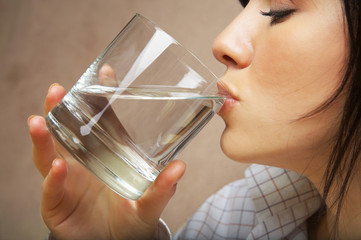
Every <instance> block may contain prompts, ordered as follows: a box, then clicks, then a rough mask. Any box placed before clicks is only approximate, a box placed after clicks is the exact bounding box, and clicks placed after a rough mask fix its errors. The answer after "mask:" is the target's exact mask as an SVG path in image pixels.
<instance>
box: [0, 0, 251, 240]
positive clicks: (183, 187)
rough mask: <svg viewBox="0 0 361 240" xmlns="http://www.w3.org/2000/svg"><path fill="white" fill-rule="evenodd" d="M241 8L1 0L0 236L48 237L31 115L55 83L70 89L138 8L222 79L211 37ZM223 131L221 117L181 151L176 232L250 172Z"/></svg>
mask: <svg viewBox="0 0 361 240" xmlns="http://www.w3.org/2000/svg"><path fill="white" fill-rule="evenodd" d="M241 10H242V8H241V6H240V5H239V3H238V1H237V0H226V1H225V0H182V1H175V0H62V1H56V0H0V109H1V112H2V113H1V117H0V121H1V130H0V131H1V134H0V137H1V145H0V239H4V240H8V239H45V237H46V235H47V232H48V230H47V228H46V226H45V225H44V224H43V222H42V219H41V216H40V210H39V206H40V200H39V199H40V187H41V182H42V178H41V176H40V175H39V174H38V173H37V170H36V169H35V167H34V166H33V163H32V160H31V142H30V138H29V136H28V130H27V124H26V122H27V121H26V120H27V118H28V116H30V115H31V114H42V101H43V99H44V97H45V95H46V93H47V88H48V87H49V85H50V84H51V83H53V82H58V83H61V84H62V85H64V86H65V87H66V88H67V89H69V88H70V87H71V86H72V84H73V83H74V82H75V81H76V80H77V79H78V78H79V76H80V75H81V74H82V73H83V71H84V70H85V69H86V68H87V67H88V66H89V64H90V63H91V62H92V61H93V60H94V59H95V57H96V56H97V55H98V54H99V53H100V52H101V51H102V50H103V49H104V48H105V47H106V46H107V45H108V43H109V42H110V41H111V40H112V39H113V38H114V37H115V36H116V34H117V33H118V32H119V31H120V30H121V29H122V28H123V26H124V25H125V24H126V23H127V22H128V21H129V20H130V19H131V18H132V16H133V15H134V14H135V13H137V12H138V13H141V14H143V15H144V16H146V17H148V18H149V19H151V20H153V21H154V22H156V23H157V24H158V25H159V26H160V27H162V28H163V29H164V30H166V31H167V32H168V33H170V34H171V35H172V36H173V37H175V38H176V39H177V40H178V41H179V42H181V43H182V44H183V45H185V46H186V47H187V48H188V49H190V50H191V51H192V52H193V53H194V54H195V55H197V56H198V57H199V58H200V59H201V60H202V61H203V62H204V63H205V64H206V65H207V66H209V67H210V68H211V69H212V70H213V71H214V72H215V73H216V75H218V76H221V75H222V73H223V72H224V70H225V68H224V66H222V65H221V64H220V63H218V62H217V61H216V60H215V59H214V58H213V55H212V51H211V46H212V42H213V39H214V38H215V37H216V36H217V34H218V33H219V32H221V30H222V29H223V28H224V27H225V26H226V25H227V24H228V23H229V22H230V21H231V20H232V19H233V18H234V17H235V16H236V15H237V14H238V13H239V12H240V11H241ZM223 128H224V123H223V121H222V120H221V119H220V118H219V117H215V118H214V119H213V120H212V121H211V123H210V124H208V125H207V126H206V127H205V129H204V130H203V131H202V132H201V133H200V134H199V135H198V136H197V137H196V138H195V139H194V140H193V142H192V143H190V144H189V145H188V147H187V148H186V149H185V150H184V151H183V152H182V153H181V155H180V156H179V159H182V160H183V161H185V162H186V163H187V172H186V174H185V176H184V178H183V180H182V181H181V182H180V183H179V184H178V191H177V193H176V195H175V197H174V198H173V199H172V201H171V202H170V204H169V205H168V207H167V208H166V210H165V212H164V214H163V216H162V217H163V219H164V220H165V221H166V222H167V223H168V224H169V226H170V228H171V230H172V231H173V232H175V231H176V230H177V228H178V227H180V226H181V225H182V224H183V223H184V222H185V221H186V219H187V218H188V217H189V216H190V215H191V214H192V212H193V211H195V210H196V209H197V208H198V207H199V205H200V204H201V203H202V202H203V201H204V200H205V199H206V198H207V197H208V196H209V195H210V194H211V193H212V192H214V191H216V190H217V189H219V188H220V187H221V186H223V185H224V184H225V183H227V182H229V181H232V180H235V179H238V178H241V177H243V171H244V168H245V165H242V164H238V163H235V162H233V161H231V160H229V159H227V158H226V157H225V156H224V155H223V153H222V152H221V149H220V147H219V137H220V134H221V132H222V130H223Z"/></svg>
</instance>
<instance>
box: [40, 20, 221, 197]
mask: <svg viewBox="0 0 361 240" xmlns="http://www.w3.org/2000/svg"><path fill="white" fill-rule="evenodd" d="M217 84H218V85H222V83H221V82H220V81H219V80H218V79H217V77H215V76H214V74H212V73H211V72H210V71H209V70H208V69H207V68H206V67H205V66H204V65H203V64H202V63H201V62H200V61H199V60H198V59H197V58H196V57H195V56H194V55H192V54H191V53H190V52H189V51H187V50H186V49H185V48H184V47H183V46H181V45H180V44H179V43H178V42H177V41H175V40H174V39H173V38H172V37H171V36H169V35H168V34H167V33H165V32H164V31H162V30H161V29H160V28H159V27H157V26H156V25H155V24H153V23H152V22H150V21H149V20H147V19H146V18H145V17H143V16H141V15H139V14H137V15H136V16H135V17H134V18H133V19H132V20H131V21H130V22H129V23H128V24H127V25H126V27H125V28H124V29H123V30H122V31H121V32H120V33H119V35H118V36H117V37H116V38H115V39H114V40H113V41H112V42H111V44H110V45H109V46H108V47H107V48H106V49H105V50H104V51H103V53H102V54H101V55H100V56H99V57H98V58H97V59H96V60H95V61H94V62H93V63H92V64H91V65H90V67H89V68H88V69H87V70H86V72H85V73H84V74H83V75H82V76H81V77H80V79H79V80H78V81H77V83H76V84H75V85H74V86H73V87H72V89H71V90H70V91H69V92H68V93H67V94H66V96H65V97H64V99H63V100H62V102H61V103H60V104H59V105H57V106H56V107H55V108H54V109H53V110H52V111H51V112H50V113H49V114H48V116H47V118H46V121H47V126H48V128H49V130H50V132H51V133H52V135H53V136H54V137H55V139H56V140H57V141H58V142H60V143H61V145H62V146H63V147H64V148H65V149H66V150H67V151H68V152H69V153H71V155H72V156H73V157H75V159H77V160H78V161H80V162H81V163H82V164H83V165H84V166H85V167H86V168H88V169H89V170H90V171H91V172H93V173H94V174H95V175H96V176H97V177H98V178H99V179H100V180H102V181H103V182H104V183H105V184H106V185H107V186H108V187H110V188H111V189H112V190H113V191H115V192H116V193H118V194H120V195H121V196H123V197H125V198H128V199H132V200H135V199H137V198H139V197H140V196H141V195H142V194H143V192H144V191H145V190H146V189H147V187H148V186H149V185H150V184H151V183H152V182H153V181H154V180H155V178H156V177H157V176H158V174H159V173H160V171H162V169H163V168H164V167H165V166H166V165H167V163H169V161H171V160H172V159H174V157H175V156H176V155H177V153H179V151H180V150H181V149H182V148H183V147H184V146H185V145H186V144H187V143H188V142H189V141H190V140H191V139H192V138H193V137H194V136H195V135H196V134H197V133H198V132H199V131H200V129H201V128H202V127H203V126H204V125H205V124H206V123H207V122H208V121H209V120H210V119H211V118H212V116H213V115H214V114H215V113H216V112H217V111H218V110H219V108H220V107H221V106H222V103H223V102H224V100H225V98H226V97H227V96H222V95H221V94H219V93H218V90H217Z"/></svg>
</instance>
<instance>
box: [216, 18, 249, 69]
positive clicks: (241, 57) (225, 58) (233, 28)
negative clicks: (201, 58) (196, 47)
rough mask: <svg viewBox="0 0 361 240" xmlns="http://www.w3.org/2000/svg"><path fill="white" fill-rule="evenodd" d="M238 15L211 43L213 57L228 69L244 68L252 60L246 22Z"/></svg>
mask: <svg viewBox="0 0 361 240" xmlns="http://www.w3.org/2000/svg"><path fill="white" fill-rule="evenodd" d="M241 15H242V14H240V15H239V16H238V17H237V18H236V19H234V20H233V22H232V23H231V24H229V25H228V26H227V27H226V28H225V29H224V30H223V32H221V33H220V34H219V35H218V36H217V38H216V39H215V41H214V43H213V47H212V50H213V55H214V56H215V57H216V59H217V60H218V61H220V62H221V63H223V64H225V65H226V66H227V68H228V67H234V68H240V69H243V68H246V67H248V66H249V65H250V64H251V62H252V58H253V46H252V42H251V36H250V34H249V33H247V28H248V27H249V26H247V25H246V22H247V21H244V19H242V16H241Z"/></svg>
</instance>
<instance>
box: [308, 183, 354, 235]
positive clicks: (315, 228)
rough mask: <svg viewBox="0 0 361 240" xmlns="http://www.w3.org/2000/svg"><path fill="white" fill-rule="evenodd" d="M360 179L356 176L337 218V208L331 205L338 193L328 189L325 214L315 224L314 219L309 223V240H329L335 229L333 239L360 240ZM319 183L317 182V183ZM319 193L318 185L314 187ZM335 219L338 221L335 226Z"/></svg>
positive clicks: (335, 205) (319, 187)
mask: <svg viewBox="0 0 361 240" xmlns="http://www.w3.org/2000/svg"><path fill="white" fill-rule="evenodd" d="M359 180H360V177H359V176H356V177H355V178H354V179H353V181H352V184H351V185H350V188H349V190H348V192H347V194H346V195H345V198H344V199H343V202H342V207H341V211H340V213H339V215H338V216H337V210H338V206H337V203H336V204H333V202H334V199H337V196H338V193H337V191H336V189H330V193H331V194H330V196H329V197H328V199H327V200H326V209H325V214H324V215H323V216H322V218H321V219H318V220H319V221H318V222H317V224H312V223H315V219H316V218H318V216H315V219H313V220H311V221H310V225H311V226H310V229H309V230H310V232H309V233H310V236H312V238H311V239H330V238H331V237H333V231H332V230H334V229H337V231H336V232H337V235H336V236H335V237H334V238H335V239H350V240H352V239H361V200H360V199H361V188H360V184H359V183H360V181H359ZM319 182H320V181H318V183H319ZM316 187H317V188H318V190H319V192H320V193H322V188H321V186H320V185H318V186H317V185H316ZM336 219H338V222H337V226H336V225H335V224H336Z"/></svg>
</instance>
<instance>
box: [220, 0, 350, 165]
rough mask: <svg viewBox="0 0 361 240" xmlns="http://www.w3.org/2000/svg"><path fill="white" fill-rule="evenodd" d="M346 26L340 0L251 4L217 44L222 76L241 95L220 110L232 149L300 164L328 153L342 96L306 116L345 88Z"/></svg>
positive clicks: (247, 158)
mask: <svg viewBox="0 0 361 240" xmlns="http://www.w3.org/2000/svg"><path fill="white" fill-rule="evenodd" d="M345 29H346V27H345V26H344V16H343V11H342V4H341V2H340V0H251V1H250V2H249V3H248V4H247V6H246V7H245V9H244V10H243V11H242V12H241V13H240V14H239V15H238V16H237V17H236V18H235V19H234V21H233V22H232V23H231V24H230V25H229V26H228V27H227V28H226V29H225V30H224V31H223V32H222V33H221V34H220V35H219V36H218V37H217V39H216V40H215V42H214V46H213V51H214V55H215V56H216V58H217V59H218V60H219V61H221V62H222V63H224V64H225V65H226V66H227V71H226V72H225V74H224V76H223V77H222V82H224V85H225V86H226V87H227V88H228V89H229V90H230V91H231V94H232V96H233V99H229V100H227V102H226V103H225V105H224V107H223V108H222V110H221V112H220V115H221V116H222V118H223V119H224V121H225V123H226V128H225V130H224V133H223V135H222V139H221V145H222V149H223V151H224V152H225V154H227V155H228V156H229V157H231V158H232V159H234V160H237V161H242V162H256V163H262V164H270V165H275V166H280V167H285V168H289V169H294V170H298V171H302V170H303V168H304V167H305V166H306V164H309V162H308V161H304V160H305V159H310V160H314V159H315V158H317V159H326V156H328V153H329V148H330V143H332V138H333V136H334V135H335V132H336V128H337V124H338V119H339V114H340V112H341V110H342V105H343V99H342V97H340V98H339V99H338V100H337V101H335V102H334V103H333V104H332V105H331V106H330V107H329V108H327V110H326V111H323V112H321V113H318V114H315V115H313V116H311V117H308V118H303V119H300V118H301V117H302V116H304V115H305V114H307V113H309V112H311V111H312V110H314V109H316V108H317V107H319V106H320V105H321V104H322V103H324V102H325V101H326V100H327V99H328V98H329V97H330V96H331V95H332V94H333V93H334V91H335V90H336V89H337V88H338V86H339V84H340V81H341V79H342V77H343V72H342V71H343V67H344V63H345V59H346V57H347V51H348V50H347V40H346V36H347V33H345ZM301 160H302V161H301ZM314 165H315V166H318V165H317V164H314ZM319 165H320V166H322V164H319Z"/></svg>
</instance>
